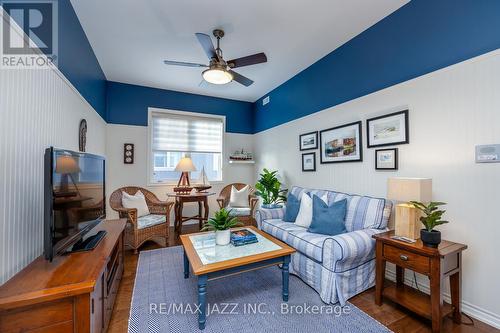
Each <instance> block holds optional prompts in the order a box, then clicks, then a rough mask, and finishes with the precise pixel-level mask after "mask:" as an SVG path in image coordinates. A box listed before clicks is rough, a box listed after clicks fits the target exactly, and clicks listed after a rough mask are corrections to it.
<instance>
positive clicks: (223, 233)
mask: <svg viewBox="0 0 500 333" xmlns="http://www.w3.org/2000/svg"><path fill="white" fill-rule="evenodd" d="M230 242H231V230H229V229H227V230H217V231H215V244H217V245H227V244H229V243H230Z"/></svg>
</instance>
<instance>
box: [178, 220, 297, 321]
mask: <svg viewBox="0 0 500 333" xmlns="http://www.w3.org/2000/svg"><path fill="white" fill-rule="evenodd" d="M238 229H247V230H249V231H251V232H253V233H254V234H255V235H256V236H257V239H258V242H257V243H253V244H247V245H242V246H234V245H232V244H229V245H225V246H220V245H215V233H214V232H200V233H195V234H187V235H180V238H181V242H182V246H183V247H184V278H185V279H187V278H189V266H190V265H191V269H192V272H193V273H194V275H195V276H197V277H198V306H199V309H200V311H199V314H198V326H199V328H200V329H201V330H202V329H204V328H205V322H206V308H207V304H206V295H207V282H208V281H210V280H215V279H219V278H221V277H224V276H230V275H235V274H239V273H244V272H248V271H252V270H256V269H260V268H264V267H269V266H275V265H278V264H282V265H283V266H282V278H283V288H282V297H283V301H284V302H287V301H288V278H289V270H288V266H289V263H290V255H291V254H292V253H294V252H295V249H294V248H292V247H290V246H288V245H287V244H285V243H283V242H281V241H279V240H277V239H275V238H274V237H272V236H270V235H268V234H267V233H265V232H263V231H260V230H259V229H257V228H255V227H252V226H248V227H244V228H234V229H232V230H238Z"/></svg>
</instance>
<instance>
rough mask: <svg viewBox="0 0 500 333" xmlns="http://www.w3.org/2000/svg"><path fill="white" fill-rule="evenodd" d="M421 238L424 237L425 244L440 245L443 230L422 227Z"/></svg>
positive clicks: (430, 245)
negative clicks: (430, 229)
mask: <svg viewBox="0 0 500 333" xmlns="http://www.w3.org/2000/svg"><path fill="white" fill-rule="evenodd" d="M420 239H422V243H424V245H425V246H429V247H438V245H439V243H441V231H437V230H432V231H427V230H426V229H422V230H420Z"/></svg>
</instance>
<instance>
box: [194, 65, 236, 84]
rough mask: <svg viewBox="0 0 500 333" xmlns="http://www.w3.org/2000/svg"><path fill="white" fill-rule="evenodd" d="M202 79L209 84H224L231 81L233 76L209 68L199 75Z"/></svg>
mask: <svg viewBox="0 0 500 333" xmlns="http://www.w3.org/2000/svg"><path fill="white" fill-rule="evenodd" d="M201 75H202V76H203V79H204V80H205V81H207V82H209V83H213V84H226V83H229V82H231V81H232V80H233V76H232V75H231V73H229V72H228V71H226V70H223V69H218V68H214V69H212V68H210V69H207V70H205V71H203V73H202V74H201Z"/></svg>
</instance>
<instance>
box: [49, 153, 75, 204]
mask: <svg viewBox="0 0 500 333" xmlns="http://www.w3.org/2000/svg"><path fill="white" fill-rule="evenodd" d="M55 172H56V173H58V174H60V175H61V186H60V188H59V193H58V194H59V195H68V196H69V195H71V194H76V193H74V192H69V191H68V177H69V178H71V181H72V182H73V185H75V189H76V191H77V193H78V187H77V186H76V183H75V180H74V179H73V175H72V174H73V173H77V172H80V167H79V166H78V162H77V161H76V160H75V159H74V158H73V157H72V156H69V155H62V156H59V157H57V159H56V170H55Z"/></svg>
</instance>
